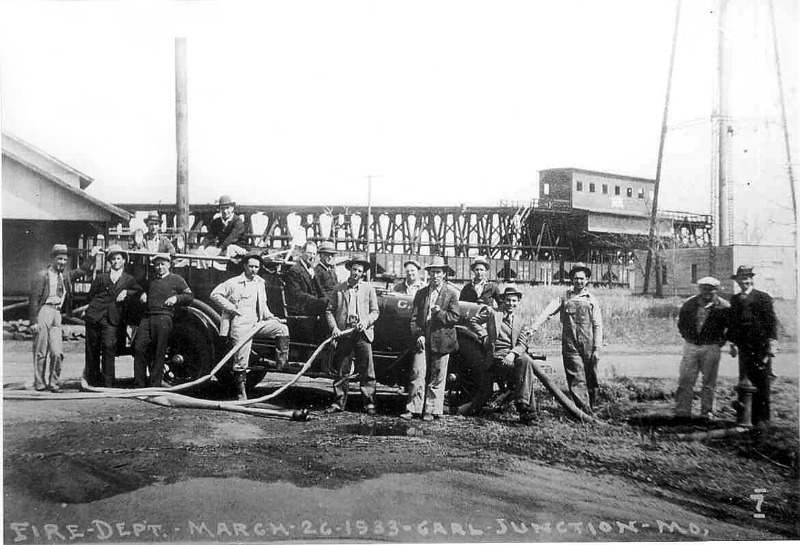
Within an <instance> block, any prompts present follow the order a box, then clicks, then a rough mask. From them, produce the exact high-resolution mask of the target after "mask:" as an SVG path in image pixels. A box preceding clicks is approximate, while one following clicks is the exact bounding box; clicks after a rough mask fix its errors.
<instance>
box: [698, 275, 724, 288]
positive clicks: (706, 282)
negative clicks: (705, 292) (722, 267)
mask: <svg viewBox="0 0 800 545" xmlns="http://www.w3.org/2000/svg"><path fill="white" fill-rule="evenodd" d="M697 285H698V286H711V287H714V288H718V287H719V280H717V279H716V278H714V277H713V276H704V277H703V278H701V279H700V280H698V281H697Z"/></svg>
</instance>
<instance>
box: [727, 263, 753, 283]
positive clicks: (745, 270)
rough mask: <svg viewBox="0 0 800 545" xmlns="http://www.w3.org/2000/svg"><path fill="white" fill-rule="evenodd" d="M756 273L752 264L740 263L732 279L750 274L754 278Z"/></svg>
mask: <svg viewBox="0 0 800 545" xmlns="http://www.w3.org/2000/svg"><path fill="white" fill-rule="evenodd" d="M755 275H756V273H754V272H753V267H751V266H750V265H739V267H738V268H737V269H736V274H734V275H731V279H732V280H736V279H737V278H738V277H740V276H749V277H751V278H752V277H753V276H755Z"/></svg>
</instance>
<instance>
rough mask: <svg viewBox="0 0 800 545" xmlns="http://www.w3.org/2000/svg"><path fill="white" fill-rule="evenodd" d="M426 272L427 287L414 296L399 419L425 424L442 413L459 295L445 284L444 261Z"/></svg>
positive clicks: (455, 343)
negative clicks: (416, 418) (410, 352)
mask: <svg viewBox="0 0 800 545" xmlns="http://www.w3.org/2000/svg"><path fill="white" fill-rule="evenodd" d="M425 269H426V270H427V271H428V274H429V275H430V283H429V284H428V285H427V286H425V287H424V288H422V289H421V290H419V291H418V292H417V294H416V295H415V296H414V303H413V305H412V309H411V342H412V347H411V349H412V350H413V351H414V356H413V359H412V362H411V377H410V381H409V382H410V384H409V388H408V402H407V403H406V412H404V413H403V414H401V415H400V418H403V419H404V420H411V418H412V417H413V416H415V415H420V416H422V419H423V420H424V421H426V422H430V421H431V420H433V419H434V418H439V417H441V416H442V413H444V391H445V383H446V381H447V364H448V362H449V360H450V353H451V352H455V351H456V350H458V338H457V336H456V328H455V326H456V324H457V323H458V320H459V311H458V291H457V290H456V289H455V288H454V287H453V286H451V285H450V284H448V283H447V282H445V275H446V271H447V272H450V271H452V269H451V268H450V267H449V266H448V265H447V264H446V263H445V262H444V258H442V257H441V256H436V257H434V258H433V261H432V262H431V263H430V264H428V265H427V266H426V267H425Z"/></svg>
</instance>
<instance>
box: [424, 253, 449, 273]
mask: <svg viewBox="0 0 800 545" xmlns="http://www.w3.org/2000/svg"><path fill="white" fill-rule="evenodd" d="M431 269H442V271H444V274H455V271H454V270H453V269H452V268H450V265H448V264H447V263H445V261H444V258H443V257H442V256H440V255H437V256H434V258H433V261H431V262H430V263H428V264H427V265H425V270H426V271H430V270H431Z"/></svg>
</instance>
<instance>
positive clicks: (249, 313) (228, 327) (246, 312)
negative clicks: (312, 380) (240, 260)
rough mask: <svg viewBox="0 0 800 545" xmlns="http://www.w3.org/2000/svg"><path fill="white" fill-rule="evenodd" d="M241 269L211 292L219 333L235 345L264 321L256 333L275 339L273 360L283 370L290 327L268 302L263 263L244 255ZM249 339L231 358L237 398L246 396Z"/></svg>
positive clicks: (258, 259) (287, 357) (286, 356)
mask: <svg viewBox="0 0 800 545" xmlns="http://www.w3.org/2000/svg"><path fill="white" fill-rule="evenodd" d="M244 262H245V266H244V272H243V273H242V274H240V275H239V276H234V277H233V278H229V279H228V280H226V281H225V282H223V283H222V284H220V285H218V286H217V287H216V288H214V290H213V291H212V292H211V300H212V301H213V302H214V303H216V304H217V305H218V306H219V307H220V308H221V309H222V323H221V324H220V328H219V334H220V335H221V336H223V337H225V336H230V339H231V342H232V343H233V344H234V345H236V344H238V343H239V341H240V340H242V339H243V338H245V337H246V336H247V335H248V333H250V332H251V331H252V330H253V328H254V327H255V325H256V323H258V322H263V325H262V326H261V329H260V330H259V333H261V334H262V335H266V336H267V337H270V338H274V339H275V340H276V355H275V363H276V364H277V366H278V370H282V369H283V367H284V366H285V365H286V363H287V362H288V361H289V329H288V328H287V327H286V320H281V319H279V318H277V317H275V316H274V315H273V314H272V313H271V312H270V311H269V306H268V305H267V291H266V288H265V283H264V279H263V278H261V277H260V276H258V271H259V270H261V266H262V265H263V262H262V261H261V256H260V255H258V254H257V253H251V254H248V255H246V256H245V258H244ZM252 344H253V341H252V339H251V340H249V341H248V342H246V343H245V344H244V345H243V346H242V348H241V349H239V351H238V352H236V355H235V356H234V357H233V376H234V382H235V384H236V396H237V399H238V400H240V401H242V400H245V399H247V394H246V393H245V384H246V376H247V367H248V364H249V360H250V347H251V346H252Z"/></svg>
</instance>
